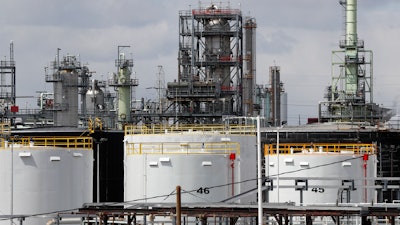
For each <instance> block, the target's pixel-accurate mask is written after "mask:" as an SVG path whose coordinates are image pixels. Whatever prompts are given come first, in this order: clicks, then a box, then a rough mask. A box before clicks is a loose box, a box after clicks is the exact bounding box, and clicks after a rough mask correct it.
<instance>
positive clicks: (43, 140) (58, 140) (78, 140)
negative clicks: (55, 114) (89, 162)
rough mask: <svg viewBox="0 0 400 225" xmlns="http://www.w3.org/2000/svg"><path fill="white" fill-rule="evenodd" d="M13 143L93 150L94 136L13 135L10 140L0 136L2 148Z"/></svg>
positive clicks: (0, 146)
mask: <svg viewBox="0 0 400 225" xmlns="http://www.w3.org/2000/svg"><path fill="white" fill-rule="evenodd" d="M11 143H14V144H18V145H19V146H31V147H32V146H44V147H59V148H68V149H76V148H79V149H85V150H91V149H92V148H93V140H92V137H70V136H60V137H18V138H16V137H13V136H10V140H8V141H7V140H6V139H5V138H0V148H3V149H4V148H5V147H7V146H6V145H10V144H11Z"/></svg>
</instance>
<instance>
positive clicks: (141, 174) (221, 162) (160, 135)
mask: <svg viewBox="0 0 400 225" xmlns="http://www.w3.org/2000/svg"><path fill="white" fill-rule="evenodd" d="M174 127H175V126H174ZM171 129H174V130H173V131H172V130H171ZM238 131H239V130H236V129H232V127H231V129H224V126H222V125H220V126H214V127H205V126H203V127H186V128H182V127H179V128H177V129H175V128H169V129H163V128H157V129H154V128H153V129H148V128H146V127H139V128H137V127H133V126H128V127H127V128H126V134H127V135H126V136H125V144H124V148H125V157H124V165H125V174H124V176H125V182H124V183H125V187H124V190H125V193H124V194H125V198H124V199H125V201H139V202H171V203H172V202H175V201H176V197H175V196H174V195H171V193H172V192H174V190H175V188H176V186H178V185H179V186H181V188H182V197H181V199H182V202H184V203H194V202H219V201H223V200H225V199H228V198H230V197H232V196H234V195H237V194H239V193H244V192H246V191H248V190H250V189H253V188H254V187H256V185H257V184H256V179H255V178H256V177H255V176H256V175H255V174H256V166H255V162H256V147H255V143H256V135H255V129H254V127H253V128H252V131H250V132H248V131H247V132H246V131H245V130H241V131H239V132H238ZM138 132H140V134H137V133H138ZM149 132H151V133H149ZM255 199H256V196H255V194H253V195H250V196H246V198H243V199H241V202H254V201H255Z"/></svg>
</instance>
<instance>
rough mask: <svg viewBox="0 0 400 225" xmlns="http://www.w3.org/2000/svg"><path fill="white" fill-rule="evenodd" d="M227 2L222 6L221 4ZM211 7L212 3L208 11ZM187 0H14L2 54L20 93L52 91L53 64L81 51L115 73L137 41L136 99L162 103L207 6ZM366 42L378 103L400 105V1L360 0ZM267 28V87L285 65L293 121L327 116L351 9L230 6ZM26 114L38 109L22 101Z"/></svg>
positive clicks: (260, 50)
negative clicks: (190, 25) (161, 86)
mask: <svg viewBox="0 0 400 225" xmlns="http://www.w3.org/2000/svg"><path fill="white" fill-rule="evenodd" d="M214 2H215V3H216V4H219V2H220V1H214ZM209 3H210V1H202V2H201V5H203V6H204V5H208V4H209ZM199 4H200V2H199V1H197V0H196V1H194V0H191V1H187V0H168V1H167V0H145V1H137V0H96V1H93V0H68V1H61V0H35V1H32V0H18V1H11V0H6V1H3V2H2V6H1V7H0V27H1V28H0V56H2V57H9V43H10V41H11V40H12V41H13V43H14V55H15V60H16V65H17V70H16V71H17V96H35V97H36V96H37V93H36V92H37V91H52V86H51V84H50V83H46V82H45V76H44V67H45V66H48V65H49V62H50V61H52V60H54V59H55V56H56V52H57V48H60V49H61V55H67V54H72V55H79V57H80V59H81V61H82V63H84V64H87V65H88V67H89V68H90V70H91V71H93V72H95V73H94V78H96V79H106V78H107V77H108V76H109V74H110V73H113V72H114V71H115V69H116V68H115V66H114V60H115V59H116V58H117V46H118V45H130V46H131V48H130V49H129V50H127V51H129V53H130V54H131V55H132V58H133V60H134V64H135V66H134V71H135V74H136V76H137V78H138V79H139V83H140V86H139V87H138V88H137V91H136V96H137V97H142V96H145V97H146V98H156V97H157V93H156V90H154V89H146V88H148V87H154V86H156V77H157V75H156V74H157V66H158V65H162V66H163V69H164V71H165V76H166V81H167V82H168V81H173V79H175V78H177V59H176V58H177V51H178V18H179V11H180V10H187V9H190V8H197V7H199ZM358 4H359V5H358V7H359V11H358V36H359V38H360V39H363V40H364V41H365V49H369V50H372V51H373V52H374V67H373V70H374V101H375V102H376V103H378V104H380V105H383V106H386V107H390V108H392V107H395V106H396V105H395V102H396V99H397V100H399V101H400V91H399V86H400V85H399V83H400V82H399V81H400V78H399V74H400V63H399V62H398V53H397V52H398V51H400V41H399V40H400V13H398V12H399V11H400V1H398V0H379V1H378V0H359V3H358ZM230 5H231V7H232V8H240V9H241V10H242V12H243V14H244V16H251V17H254V18H255V19H256V22H257V31H256V33H257V50H256V51H257V83H258V84H266V83H267V82H268V68H269V66H272V65H277V66H280V67H281V79H282V81H283V82H284V84H285V89H286V92H287V93H288V109H289V114H288V116H289V121H290V123H291V124H295V123H298V121H299V118H300V121H301V123H304V121H305V119H306V118H307V117H316V116H317V105H318V101H321V100H323V94H324V90H325V87H326V86H328V85H329V84H330V81H331V76H330V74H331V61H330V60H331V51H332V50H338V49H339V48H338V43H339V40H341V39H343V33H344V29H343V22H344V21H343V8H342V7H341V6H340V5H339V3H338V0H324V1H321V0H247V1H237V0H234V1H233V0H232V1H230ZM17 103H18V104H19V105H20V107H21V108H25V107H28V108H31V107H35V102H34V101H31V99H28V98H27V99H25V98H19V99H18V100H17Z"/></svg>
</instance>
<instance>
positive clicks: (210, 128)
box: [125, 124, 256, 136]
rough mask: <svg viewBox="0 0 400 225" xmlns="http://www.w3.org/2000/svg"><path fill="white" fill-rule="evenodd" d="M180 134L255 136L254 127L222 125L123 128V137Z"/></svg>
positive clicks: (132, 126)
mask: <svg viewBox="0 0 400 225" xmlns="http://www.w3.org/2000/svg"><path fill="white" fill-rule="evenodd" d="M181 132H220V133H224V134H242V135H255V134H256V126H255V125H252V124H250V125H229V126H226V125H224V124H218V125H215V124H201V125H196V124H182V125H179V126H175V125H171V126H163V125H153V126H151V127H148V126H139V125H127V126H125V136H128V135H138V134H166V133H181Z"/></svg>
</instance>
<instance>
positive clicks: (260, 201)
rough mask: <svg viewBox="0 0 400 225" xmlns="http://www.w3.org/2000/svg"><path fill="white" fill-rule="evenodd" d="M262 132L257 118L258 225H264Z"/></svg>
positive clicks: (258, 117)
mask: <svg viewBox="0 0 400 225" xmlns="http://www.w3.org/2000/svg"><path fill="white" fill-rule="evenodd" d="M260 134H261V132H260V116H257V153H258V159H257V161H258V162H257V189H258V190H257V191H258V225H263V208H262V190H261V183H262V176H261V157H262V154H261V135H260Z"/></svg>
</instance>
